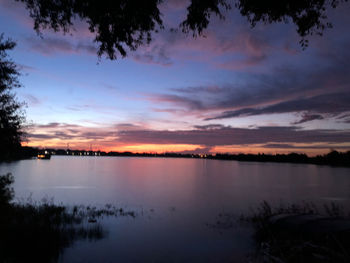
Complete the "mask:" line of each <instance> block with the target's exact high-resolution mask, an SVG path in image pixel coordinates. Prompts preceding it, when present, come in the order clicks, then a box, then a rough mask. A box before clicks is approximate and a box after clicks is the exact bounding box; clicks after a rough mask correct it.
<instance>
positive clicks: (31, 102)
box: [24, 94, 41, 107]
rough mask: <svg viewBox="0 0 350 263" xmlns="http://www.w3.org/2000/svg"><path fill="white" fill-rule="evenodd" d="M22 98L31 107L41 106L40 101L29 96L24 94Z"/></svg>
mask: <svg viewBox="0 0 350 263" xmlns="http://www.w3.org/2000/svg"><path fill="white" fill-rule="evenodd" d="M24 97H25V99H26V102H28V103H29V105H30V106H31V107H33V106H38V105H40V104H41V101H40V100H39V99H38V98H37V97H35V96H33V95H31V94H25V95H24Z"/></svg>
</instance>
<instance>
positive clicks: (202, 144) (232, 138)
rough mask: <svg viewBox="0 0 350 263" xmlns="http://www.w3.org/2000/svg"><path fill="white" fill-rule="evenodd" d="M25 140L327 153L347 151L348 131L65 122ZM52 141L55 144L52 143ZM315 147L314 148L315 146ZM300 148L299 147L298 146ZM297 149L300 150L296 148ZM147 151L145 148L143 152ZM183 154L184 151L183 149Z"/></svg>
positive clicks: (44, 127)
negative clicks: (165, 127) (167, 127)
mask: <svg viewBox="0 0 350 263" xmlns="http://www.w3.org/2000/svg"><path fill="white" fill-rule="evenodd" d="M28 139H29V140H30V141H31V142H32V143H34V144H36V145H38V144H39V145H40V143H45V144H47V143H49V144H52V143H53V144H55V145H63V147H64V146H65V145H66V144H67V143H70V144H71V145H73V144H74V145H80V147H86V145H89V144H90V143H93V144H94V145H96V146H98V147H101V148H108V149H115V150H117V149H118V148H119V147H123V146H136V145H159V146H161V145H197V146H198V147H197V146H196V147H197V148H198V149H197V150H198V151H200V150H201V151H202V152H203V149H213V148H214V147H220V146H224V147H226V146H227V147H232V146H239V147H245V148H249V147H251V146H252V147H253V146H254V147H255V146H256V145H260V147H263V148H266V149H269V148H284V149H292V148H303V147H304V148H305V149H325V150H328V149H329V148H332V147H333V146H334V145H337V146H336V147H337V148H339V147H338V146H339V145H340V147H343V148H344V149H347V148H350V130H326V129H314V130H304V129H301V128H298V127H295V126H291V127H272V126H264V127H257V128H252V129H249V128H233V127H231V126H223V125H221V124H210V125H196V126H194V127H193V128H192V129H189V130H154V129H145V128H144V127H142V126H140V125H138V124H133V123H120V124H115V125H111V126H105V127H98V128H96V127H95V128H94V127H85V126H80V125H72V124H67V123H57V122H53V123H48V124H40V125H38V124H37V125H34V126H33V127H32V132H29V135H28ZM53 140H54V142H53ZM315 144H317V145H318V146H317V145H315ZM300 145H301V146H300ZM299 146H300V147H299ZM144 150H145V151H147V149H146V148H145V149H144ZM184 150H185V151H186V149H184Z"/></svg>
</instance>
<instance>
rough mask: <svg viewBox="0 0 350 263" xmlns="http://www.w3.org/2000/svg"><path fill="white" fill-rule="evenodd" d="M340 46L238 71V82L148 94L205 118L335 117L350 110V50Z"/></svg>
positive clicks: (303, 120) (150, 97)
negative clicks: (296, 60)
mask: <svg viewBox="0 0 350 263" xmlns="http://www.w3.org/2000/svg"><path fill="white" fill-rule="evenodd" d="M349 41H350V40H349ZM349 41H348V40H346V41H345V42H347V43H348V44H349V43H350V42H349ZM338 46H339V49H338V51H337V54H338V55H335V54H334V51H333V50H332V51H330V52H329V53H327V52H325V51H324V50H323V49H322V52H321V51H317V54H320V53H322V56H321V55H320V56H319V57H318V59H316V60H315V61H313V63H312V64H311V65H310V64H295V65H294V64H288V65H284V66H279V67H275V68H274V69H273V70H271V71H269V72H264V73H236V74H235V76H236V81H235V82H232V83H230V84H214V85H204V86H189V87H181V88H173V89H170V90H168V92H167V93H162V94H151V95H149V99H150V100H151V101H156V102H158V103H159V104H158V105H162V104H163V105H165V107H166V108H168V107H169V106H168V105H171V108H172V109H173V110H174V113H175V114H176V110H178V112H181V110H182V111H183V112H187V114H190V115H191V114H193V115H197V116H198V112H200V113H203V114H201V116H202V117H203V119H205V120H216V119H227V118H237V117H244V116H255V115H263V114H264V115H266V114H276V113H302V114H305V117H304V118H302V120H301V122H299V123H297V122H296V123H297V124H301V123H305V122H307V121H311V120H315V119H322V118H324V119H326V118H330V117H337V116H339V115H341V114H344V113H345V112H348V111H350V104H349V101H350V84H349V83H350V75H349V71H348V68H350V51H349V50H348V49H347V48H346V45H338ZM339 54H341V56H339ZM316 115H317V116H316ZM344 121H345V119H344Z"/></svg>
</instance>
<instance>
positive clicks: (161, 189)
mask: <svg viewBox="0 0 350 263" xmlns="http://www.w3.org/2000/svg"><path fill="white" fill-rule="evenodd" d="M6 172H11V173H12V174H13V175H14V176H15V184H14V189H15V193H16V198H17V199H21V198H28V197H29V196H31V198H33V199H34V200H41V199H42V198H51V197H52V198H53V199H54V201H55V202H56V203H63V204H66V205H74V204H89V205H91V204H92V205H97V206H100V205H101V206H102V205H104V204H106V203H110V204H114V205H117V206H120V207H126V208H128V209H131V210H134V211H136V212H137V213H138V214H139V216H137V217H136V218H135V219H133V218H107V219H103V221H102V223H103V225H104V226H105V228H106V229H107V231H108V235H107V237H106V238H104V239H102V240H98V241H90V242H89V241H79V242H76V243H75V244H74V245H73V246H72V247H70V248H68V249H66V250H65V251H64V252H63V254H62V256H61V258H60V261H61V262H245V261H247V257H248V256H249V255H251V254H252V253H253V252H254V246H253V241H252V239H251V234H252V230H251V229H250V228H249V227H243V226H241V225H239V224H238V223H237V225H235V226H234V227H233V228H230V229H228V230H221V229H213V228H211V227H208V226H207V223H215V222H216V219H217V215H218V214H219V213H222V212H230V213H233V214H235V215H237V217H238V216H239V215H240V214H242V213H247V212H248V211H249V209H250V208H251V207H255V206H257V205H258V204H259V203H260V202H261V201H262V200H267V201H269V202H271V203H273V204H279V203H281V202H283V203H287V202H301V201H303V200H305V201H312V202H315V203H316V204H323V203H325V202H326V203H327V202H337V203H340V204H342V205H343V206H344V207H346V208H348V207H350V169H348V168H332V167H323V166H315V165H302V164H300V165H299V164H274V163H252V162H234V161H217V160H200V159H170V158H168V159H163V158H126V157H123V158H117V157H58V156H53V157H52V159H51V160H23V161H19V162H14V163H9V164H1V165H0V174H3V173H6Z"/></svg>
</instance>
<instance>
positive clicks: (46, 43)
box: [25, 37, 97, 55]
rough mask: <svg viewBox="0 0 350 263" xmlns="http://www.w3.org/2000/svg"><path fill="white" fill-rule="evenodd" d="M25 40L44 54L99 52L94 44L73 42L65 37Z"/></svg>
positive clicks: (31, 47)
mask: <svg viewBox="0 0 350 263" xmlns="http://www.w3.org/2000/svg"><path fill="white" fill-rule="evenodd" d="M25 41H26V43H27V44H28V45H29V47H30V49H32V50H34V51H36V52H39V53H41V54H43V55H54V54H57V53H65V54H73V53H75V54H77V53H87V54H93V55H96V54H97V48H96V47H95V46H94V45H92V44H87V43H83V42H81V41H79V42H78V43H73V42H71V41H68V40H66V39H64V38H57V37H43V38H39V37H29V38H26V40H25Z"/></svg>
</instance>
